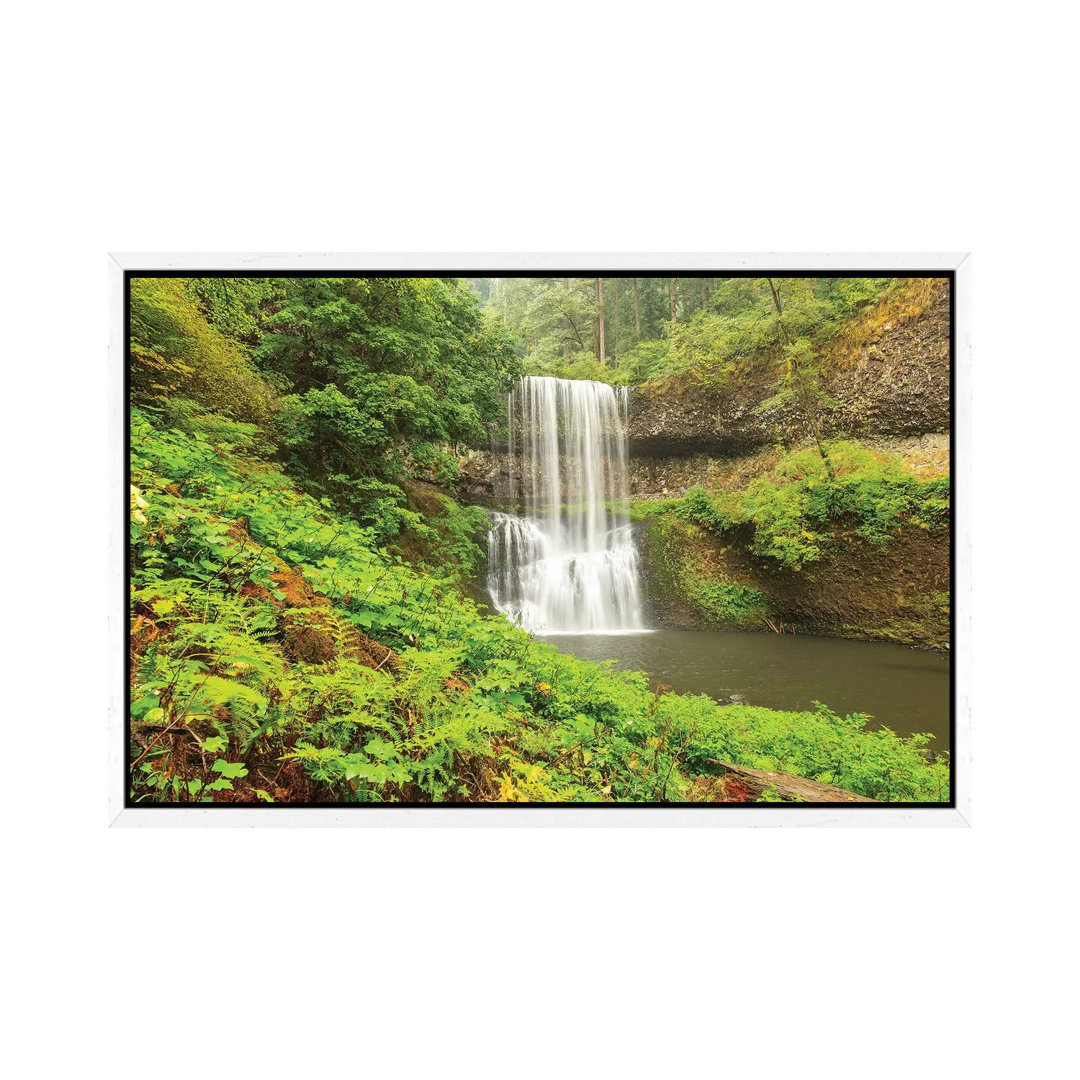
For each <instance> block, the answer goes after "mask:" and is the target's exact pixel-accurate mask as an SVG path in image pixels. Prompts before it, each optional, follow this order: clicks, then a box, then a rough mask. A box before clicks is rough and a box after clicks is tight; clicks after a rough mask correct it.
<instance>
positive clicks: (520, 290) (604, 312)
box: [473, 277, 901, 392]
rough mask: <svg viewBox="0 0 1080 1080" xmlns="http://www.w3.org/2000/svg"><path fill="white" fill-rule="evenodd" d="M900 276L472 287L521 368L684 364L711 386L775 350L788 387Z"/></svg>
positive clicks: (639, 375) (631, 376)
mask: <svg viewBox="0 0 1080 1080" xmlns="http://www.w3.org/2000/svg"><path fill="white" fill-rule="evenodd" d="M900 284H901V283H899V282H898V281H897V280H896V279H893V278H775V279H772V280H771V281H770V279H768V278H663V277H648V278H606V279H603V282H602V287H600V288H598V287H597V286H598V282H597V279H596V278H504V279H499V280H498V281H493V280H491V279H476V280H474V282H473V287H474V288H475V289H476V290H477V291H478V292H479V293H480V294H481V295H482V296H483V297H484V298H485V302H486V304H487V306H488V307H489V309H490V310H491V311H493V312H496V313H497V314H498V315H499V317H500V318H501V319H503V320H504V321H505V323H506V324H507V325H508V326H509V327H510V329H511V331H512V332H513V334H514V337H515V340H516V345H517V349H518V352H519V354H520V355H521V356H522V358H523V360H524V363H525V368H526V371H527V372H528V373H529V374H537V375H558V376H561V377H564V378H573V379H598V380H601V381H605V382H614V383H624V384H636V383H641V382H645V381H648V380H652V379H657V378H660V377H662V376H663V375H666V374H669V373H671V372H676V371H690V372H692V373H693V375H694V377H695V379H696V380H697V381H698V382H699V383H701V384H705V385H707V386H712V387H715V386H718V385H720V384H721V383H723V382H725V381H726V380H727V379H729V378H730V377H732V375H734V374H735V373H736V372H739V371H740V370H742V369H744V368H745V366H746V365H747V364H748V363H749V362H751V361H756V360H758V359H759V358H761V357H766V358H770V357H775V358H776V359H777V360H778V361H779V366H778V368H777V372H776V373H777V375H778V377H779V378H780V380H781V381H782V383H783V384H788V388H789V392H790V391H791V389H792V388H793V387H794V386H796V385H797V384H798V382H799V380H800V378H801V377H804V376H806V375H807V374H809V373H810V371H811V369H812V367H813V364H814V362H815V360H816V354H817V351H818V350H820V349H821V348H822V347H823V346H824V345H826V344H827V343H828V342H829V341H831V340H832V339H833V338H834V337H835V336H836V335H837V334H838V333H839V332H840V331H841V329H842V328H843V326H844V325H845V323H846V322H847V321H848V320H850V319H851V318H852V317H853V316H854V315H856V314H858V313H859V312H860V311H862V310H863V309H864V308H866V307H867V306H868V305H870V304H872V303H873V302H874V301H876V300H878V299H879V298H880V297H881V296H882V294H883V293H885V292H886V290H888V289H890V288H896V287H898V286H899V285H900ZM601 327H602V328H603V334H602V335H601ZM601 337H602V338H603V347H601Z"/></svg>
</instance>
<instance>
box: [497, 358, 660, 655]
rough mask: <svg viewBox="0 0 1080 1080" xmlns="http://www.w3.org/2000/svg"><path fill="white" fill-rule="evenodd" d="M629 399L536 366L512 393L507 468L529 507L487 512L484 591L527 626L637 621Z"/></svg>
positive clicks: (592, 628)
mask: <svg viewBox="0 0 1080 1080" xmlns="http://www.w3.org/2000/svg"><path fill="white" fill-rule="evenodd" d="M626 405H627V391H626V390H625V388H622V387H620V388H615V387H611V386H608V385H607V384H606V383H600V382H590V381H585V380H577V379H555V378H551V377H550V376H539V375H532V376H529V377H527V378H524V379H522V380H521V381H520V382H519V383H518V385H517V386H516V387H515V388H514V391H513V393H512V394H511V395H510V398H509V402H508V404H507V419H508V423H509V445H508V454H507V461H508V468H507V474H508V479H509V483H510V496H511V498H512V499H515V500H516V501H518V502H519V503H520V505H521V506H522V507H523V509H524V511H525V513H524V516H518V515H516V514H503V513H495V514H493V515H492V525H491V531H490V533H489V534H488V591H489V592H490V593H491V597H492V600H493V602H494V604H495V607H496V608H498V610H499V611H502V612H505V613H506V614H507V615H509V616H510V618H511V619H513V620H514V622H516V623H518V624H519V625H520V626H522V627H524V628H525V629H526V630H531V631H535V632H540V633H552V634H555V633H589V632H593V633H596V632H601V631H605V632H611V631H615V630H640V629H642V623H641V599H640V590H639V588H638V571H637V553H636V551H635V550H634V542H633V537H632V535H631V532H630V519H629V514H628V503H629V485H628V481H627V467H626Z"/></svg>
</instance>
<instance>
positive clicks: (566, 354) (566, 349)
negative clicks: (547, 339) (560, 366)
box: [562, 277, 574, 364]
mask: <svg viewBox="0 0 1080 1080" xmlns="http://www.w3.org/2000/svg"><path fill="white" fill-rule="evenodd" d="M562 283H563V288H564V289H566V291H567V292H569V291H570V279H569V278H568V277H564V278H563V279H562ZM564 321H565V323H566V337H564V338H563V344H562V355H563V363H564V364H569V363H570V331H571V330H572V329H573V326H574V324H573V322H572V321H571V319H570V316H569V315H567V316H566V319H565V320H564Z"/></svg>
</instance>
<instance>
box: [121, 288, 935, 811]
mask: <svg viewBox="0 0 1080 1080" xmlns="http://www.w3.org/2000/svg"><path fill="white" fill-rule="evenodd" d="M953 286H954V281H953V277H952V274H951V273H950V272H938V273H926V274H912V273H910V272H907V273H905V274H899V273H897V274H884V275H883V274H882V272H881V271H875V272H874V273H857V272H847V271H845V272H836V271H834V272H832V273H829V272H827V271H822V272H820V273H817V274H813V273H803V274H797V273H793V272H790V271H785V270H777V271H775V272H773V273H762V272H761V271H755V272H754V273H749V272H746V273H727V274H726V275H724V274H720V273H719V272H717V276H707V275H705V274H703V273H700V272H686V273H683V274H676V275H675V276H671V275H670V273H668V274H660V273H657V272H653V273H650V272H649V271H648V270H642V271H638V272H633V273H632V272H629V271H621V270H619V271H614V270H613V271H597V272H596V273H594V274H591V275H589V276H583V274H582V272H581V271H580V270H579V271H575V272H569V271H568V272H566V273H565V274H562V275H560V274H557V273H552V272H550V271H545V272H544V274H543V275H542V274H540V273H539V272H537V273H526V272H522V271H518V272H516V273H501V272H499V271H498V270H497V269H493V270H491V271H490V272H488V273H486V274H484V275H482V276H452V275H449V274H444V273H426V274H425V273H423V272H422V271H416V272H414V273H409V274H405V273H379V274H375V273H371V274H357V273H344V272H343V273H315V272H311V271H307V272H288V271H274V272H272V273H265V274H261V275H255V274H244V273H240V272H235V273H234V272H221V271H215V272H210V271H206V272H199V271H190V272H186V271H185V272H180V271H173V272H164V271H162V272H158V271H154V272H144V271H128V272H127V273H126V275H125V313H126V320H127V334H128V342H129V350H128V366H127V377H126V392H127V395H128V417H129V421H128V433H127V436H128V450H129V476H128V481H129V492H130V504H129V509H128V521H127V525H128V526H129V530H130V549H129V562H128V581H127V585H126V587H127V595H128V600H129V604H130V626H129V636H128V641H127V646H128V649H129V664H128V671H129V675H130V714H129V718H128V721H129V722H128V725H127V732H126V738H127V746H126V749H127V756H126V763H127V776H126V785H127V800H128V805H129V806H138V807H161V808H168V807H177V806H204V807H205V806H212V807H214V808H218V807H220V808H222V812H223V813H224V812H227V809H228V808H230V807H236V806H248V807H251V806H259V807H266V808H268V809H270V808H273V807H281V806H322V805H330V806H343V807H344V806H348V807H353V808H355V809H356V810H357V812H362V810H363V809H364V808H365V807H372V806H379V807H394V806H418V805H419V806H440V807H456V808H459V809H461V810H463V811H465V810H467V809H468V808H469V807H476V806H508V805H514V806H519V807H533V808H536V810H537V812H539V811H540V810H541V809H542V808H544V807H551V806H560V805H580V806H605V807H613V808H617V807H625V806H638V807H641V806H649V807H656V808H658V809H659V808H663V807H666V806H681V807H693V808H695V809H697V810H700V812H701V813H722V812H723V811H724V810H725V809H726V808H730V807H743V808H746V807H753V808H755V809H760V810H761V812H762V813H768V812H769V808H770V807H774V806H777V805H785V806H788V807H800V806H823V805H824V806H844V807H852V808H859V809H860V810H865V811H866V812H867V813H872V812H873V808H874V807H879V806H886V805H896V804H901V805H916V806H938V807H942V806H949V805H952V803H953V797H952V788H953V785H952V779H953V777H952V764H951V760H950V750H951V748H952V744H951V740H952V735H953V710H952V663H951V656H950V646H951V643H952V640H951V639H952V625H953V620H952V609H951V601H950V590H951V580H952V543H951V532H950V508H951V499H950V453H951V433H952V412H953V410H952V383H953V380H952V353H953V346H952V342H953Z"/></svg>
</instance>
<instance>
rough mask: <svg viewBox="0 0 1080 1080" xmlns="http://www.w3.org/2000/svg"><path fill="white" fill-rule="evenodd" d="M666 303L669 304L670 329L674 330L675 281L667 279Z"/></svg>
mask: <svg viewBox="0 0 1080 1080" xmlns="http://www.w3.org/2000/svg"><path fill="white" fill-rule="evenodd" d="M668 301H669V302H670V304H671V328H672V330H674V329H675V279H674V278H668Z"/></svg>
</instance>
